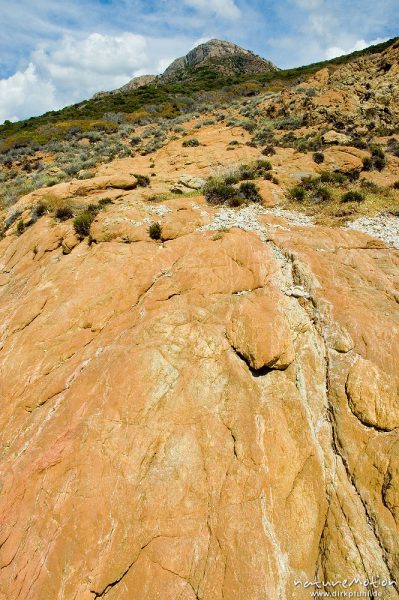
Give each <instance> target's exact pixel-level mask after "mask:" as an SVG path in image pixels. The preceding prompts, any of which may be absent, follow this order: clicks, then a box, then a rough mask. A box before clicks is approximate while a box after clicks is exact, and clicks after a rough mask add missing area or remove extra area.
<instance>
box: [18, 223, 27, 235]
mask: <svg viewBox="0 0 399 600" xmlns="http://www.w3.org/2000/svg"><path fill="white" fill-rule="evenodd" d="M24 231H25V223H24V222H23V220H22V219H20V220H19V221H18V223H17V235H22V234H23V232H24Z"/></svg>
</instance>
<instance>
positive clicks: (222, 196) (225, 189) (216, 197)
mask: <svg viewBox="0 0 399 600" xmlns="http://www.w3.org/2000/svg"><path fill="white" fill-rule="evenodd" d="M203 191H204V197H205V199H206V201H207V202H208V203H209V204H228V205H231V203H232V202H234V199H235V198H236V197H237V196H238V194H237V190H236V188H235V187H233V186H232V185H231V184H230V183H227V182H226V181H224V180H223V179H209V180H208V181H207V183H206V184H205V186H204V190H203Z"/></svg>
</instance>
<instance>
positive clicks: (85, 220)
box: [73, 210, 95, 238]
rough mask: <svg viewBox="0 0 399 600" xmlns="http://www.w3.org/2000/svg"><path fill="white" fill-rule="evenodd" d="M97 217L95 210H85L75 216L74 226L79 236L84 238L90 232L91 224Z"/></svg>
mask: <svg viewBox="0 0 399 600" xmlns="http://www.w3.org/2000/svg"><path fill="white" fill-rule="evenodd" d="M94 218H95V213H94V212H93V211H89V210H85V211H84V212H82V213H81V214H80V215H78V216H77V217H75V218H74V220H73V228H74V230H75V233H76V234H77V236H78V237H80V238H84V237H86V236H87V235H89V233H90V225H91V224H92V222H93V220H94Z"/></svg>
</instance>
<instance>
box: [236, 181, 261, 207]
mask: <svg viewBox="0 0 399 600" xmlns="http://www.w3.org/2000/svg"><path fill="white" fill-rule="evenodd" d="M239 195H240V196H241V197H242V198H243V199H244V200H249V201H250V202H262V196H261V195H260V194H259V188H258V187H257V186H256V185H255V184H254V183H253V182H252V181H245V182H243V183H241V185H240V187H239Z"/></svg>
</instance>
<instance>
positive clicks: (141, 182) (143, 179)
mask: <svg viewBox="0 0 399 600" xmlns="http://www.w3.org/2000/svg"><path fill="white" fill-rule="evenodd" d="M133 175H134V177H135V178H136V179H137V185H138V186H139V187H147V185H150V178H149V177H147V175H139V174H137V173H133Z"/></svg>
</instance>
